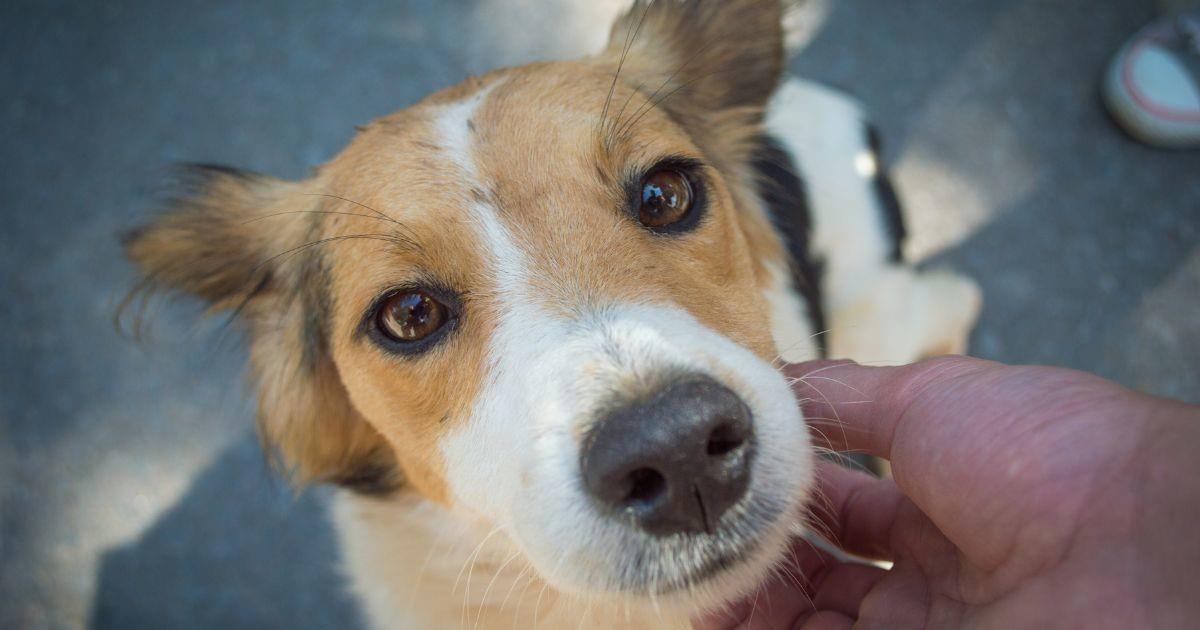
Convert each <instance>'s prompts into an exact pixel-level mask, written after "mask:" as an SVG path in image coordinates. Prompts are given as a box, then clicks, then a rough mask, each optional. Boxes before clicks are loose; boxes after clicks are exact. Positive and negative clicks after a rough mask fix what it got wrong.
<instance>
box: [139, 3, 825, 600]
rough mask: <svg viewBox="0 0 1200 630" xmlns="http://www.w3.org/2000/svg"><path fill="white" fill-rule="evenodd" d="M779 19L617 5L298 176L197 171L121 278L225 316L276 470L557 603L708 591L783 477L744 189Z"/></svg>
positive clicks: (786, 498)
mask: <svg viewBox="0 0 1200 630" xmlns="http://www.w3.org/2000/svg"><path fill="white" fill-rule="evenodd" d="M779 20H780V15H779V7H778V5H777V4H776V3H774V2H762V1H751V0H738V1H734V2H687V3H679V2H657V3H652V4H649V5H644V4H641V3H639V4H637V5H635V6H634V8H633V9H632V10H631V11H630V13H629V14H628V15H627V16H626V17H625V18H623V19H622V20H621V21H619V22H618V23H617V24H616V25H615V26H614V28H613V33H614V37H613V42H612V44H611V45H610V48H609V50H607V51H606V52H605V53H603V54H601V55H599V56H597V57H595V58H589V59H585V60H582V61H576V62H556V63H547V64H535V65H532V66H526V67H521V68H516V69H510V70H503V71H497V72H494V73H491V74H488V75H486V76H483V77H481V78H477V79H472V80H470V81H468V82H466V83H464V84H462V85H459V86H456V87H454V88H451V89H448V90H445V91H443V92H439V93H437V94H434V95H432V96H430V97H428V98H427V99H425V100H423V101H422V102H420V103H418V104H417V105H415V106H413V107H411V108H408V109H405V110H403V111H401V112H398V113H396V114H393V115H391V116H388V117H386V118H384V119H381V120H378V121H376V122H374V123H372V124H371V125H369V126H367V127H366V128H364V129H363V130H362V131H361V132H360V134H359V135H358V136H357V137H356V138H355V139H354V141H353V142H352V143H351V144H350V146H349V147H347V148H346V149H345V150H344V151H343V152H342V153H341V154H340V155H338V156H337V157H336V158H334V159H333V160H332V161H330V162H329V163H327V164H325V165H324V166H322V167H321V168H320V169H319V170H318V172H317V173H316V174H315V175H314V177H313V178H311V179H310V180H306V181H303V182H281V181H278V180H272V179H268V178H264V177H260V176H250V175H244V174H239V173H231V172H226V171H211V170H210V171H209V172H208V177H207V178H206V180H205V181H204V182H202V184H201V186H200V187H199V188H198V189H197V192H196V194H194V195H192V196H189V197H187V198H185V199H183V200H182V201H181V203H180V204H179V205H178V207H177V208H176V210H175V212H173V213H171V214H167V215H164V217H162V218H161V219H159V220H158V221H156V222H154V223H152V224H151V225H150V226H148V227H147V228H146V229H144V230H142V231H139V232H138V233H137V234H135V235H134V237H133V238H132V240H131V241H130V243H129V251H130V254H131V256H132V258H133V259H134V260H135V261H136V262H138V263H139V264H140V265H141V266H142V268H143V269H144V270H145V272H146V275H147V278H148V279H149V280H151V281H152V282H154V283H158V284H166V285H170V286H177V287H182V288H184V289H186V290H190V291H192V292H194V293H197V294H199V295H201V296H203V297H206V298H208V299H209V300H211V301H213V302H214V303H215V304H216V305H217V306H223V307H237V308H239V312H240V313H241V316H242V317H243V319H244V320H245V321H246V322H247V323H248V326H249V330H250V334H251V339H252V355H253V356H252V358H253V362H254V365H255V369H256V374H257V376H258V380H259V383H260V423H261V428H262V432H263V435H264V437H265V439H266V440H267V441H268V442H269V443H270V444H271V445H272V446H273V447H274V449H275V450H276V451H277V452H278V453H279V454H280V455H281V457H282V459H283V461H284V463H285V464H286V465H288V466H289V467H290V468H291V469H292V470H293V471H295V473H296V474H297V475H298V476H300V477H302V478H306V479H319V480H325V481H332V482H336V483H342V484H345V485H348V486H351V487H352V488H356V489H358V490H360V491H366V492H377V493H380V494H387V493H391V492H419V493H421V494H423V495H425V496H426V497H428V498H429V499H431V500H433V501H436V502H439V503H442V504H444V505H447V506H452V507H454V508H455V509H456V510H457V511H460V512H462V513H464V514H467V515H469V516H468V518H474V519H479V520H481V521H484V522H486V523H487V524H488V525H490V526H493V527H498V528H500V531H502V532H504V533H505V534H507V535H508V536H509V537H510V538H511V539H512V541H513V542H514V543H515V544H516V545H517V546H518V547H519V548H520V549H521V550H522V551H523V552H524V554H525V556H526V557H527V559H528V560H529V561H530V563H531V564H532V565H533V566H534V567H535V568H536V570H537V571H538V573H539V574H540V575H541V576H542V578H543V579H545V580H546V581H548V582H549V583H550V584H552V585H553V586H555V587H557V588H559V589H561V590H564V591H568V592H573V593H581V594H587V595H595V596H604V595H615V596H619V597H640V596H650V595H653V596H656V597H670V596H671V594H673V593H675V592H676V591H683V590H687V591H689V592H690V595H689V597H690V598H696V597H698V596H701V597H705V598H707V599H708V600H709V601H715V600H719V599H723V598H727V597H730V596H732V595H733V594H735V593H736V592H738V591H740V590H743V589H745V588H747V587H748V586H750V585H752V584H754V583H755V582H756V580H757V579H758V578H760V577H761V576H762V573H763V572H764V571H765V570H766V569H767V568H768V565H769V563H770V561H771V560H772V559H773V558H774V557H776V556H777V555H778V553H779V551H780V548H781V546H782V545H783V544H785V539H786V537H787V535H788V533H789V532H790V529H791V527H792V526H793V524H794V523H795V521H796V519H797V517H798V510H799V507H800V505H801V504H802V503H803V501H804V499H805V495H806V489H807V487H808V485H809V481H810V474H811V473H810V471H811V462H810V455H809V448H808V442H807V434H806V430H805V428H804V426H803V422H802V419H801V417H800V414H799V412H798V411H797V409H796V405H795V403H794V401H793V398H792V395H791V392H790V389H789V387H788V385H787V383H786V382H785V380H784V378H783V377H782V376H781V375H780V374H779V373H778V372H777V370H776V369H775V368H774V367H773V365H772V362H773V360H774V358H775V353H776V348H775V344H774V343H773V341H772V337H771V322H770V321H769V319H768V311H769V309H768V306H767V304H766V301H765V298H764V291H766V290H768V289H770V288H772V287H770V286H769V283H770V281H771V278H772V275H771V273H770V270H769V267H770V265H773V264H774V265H778V264H780V262H781V261H782V252H781V249H780V245H779V243H778V240H777V238H776V237H775V235H774V233H773V232H772V230H771V228H770V224H769V221H768V220H767V218H766V217H765V216H764V214H763V211H762V210H761V208H760V207H759V204H758V203H757V197H756V194H755V192H754V184H755V183H754V182H753V181H751V177H750V176H749V174H748V173H749V170H748V168H747V167H746V162H747V160H748V157H749V151H750V150H751V148H752V146H753V142H754V139H755V136H756V134H757V133H758V131H759V130H758V121H759V118H760V116H759V114H760V109H761V107H762V106H763V105H764V104H765V101H766V99H767V97H768V96H769V95H770V93H771V91H772V89H773V87H774V84H775V81H776V79H777V77H778V73H779V67H780V64H781V61H782V59H781V57H782V46H781V35H780V32H779V31H780V27H779ZM635 34H636V38H635V37H634V35H635ZM618 67H619V68H620V73H619V75H618V74H617V71H618ZM614 75H617V76H616V78H614ZM697 594H699V595H697ZM692 601H695V600H694V599H693V600H692Z"/></svg>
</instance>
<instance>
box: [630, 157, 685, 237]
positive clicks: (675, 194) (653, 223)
mask: <svg viewBox="0 0 1200 630" xmlns="http://www.w3.org/2000/svg"><path fill="white" fill-rule="evenodd" d="M692 201H693V195H692V185H691V184H690V183H688V179H687V177H685V176H684V175H683V173H680V172H679V171H677V170H675V169H673V168H660V169H658V170H656V171H653V172H651V173H650V174H649V175H647V176H646V178H645V179H644V180H642V201H641V206H640V207H639V208H638V220H639V221H641V222H642V225H644V226H646V227H649V228H662V227H666V226H668V225H671V224H673V223H676V222H678V221H680V220H681V219H683V218H684V217H686V216H688V213H689V212H690V211H691V209H692Z"/></svg>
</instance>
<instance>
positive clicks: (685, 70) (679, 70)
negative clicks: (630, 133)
mask: <svg viewBox="0 0 1200 630" xmlns="http://www.w3.org/2000/svg"><path fill="white" fill-rule="evenodd" d="M600 59H602V60H603V61H604V62H605V63H607V64H609V65H611V66H613V67H614V72H616V70H615V68H616V67H620V72H619V78H620V79H621V80H622V81H623V82H624V83H625V84H627V85H630V86H632V87H634V88H635V89H637V90H638V91H639V92H642V93H644V94H645V95H647V96H648V97H650V98H652V99H653V100H654V101H655V102H660V104H661V105H662V106H663V107H664V108H666V109H667V110H668V111H670V112H672V113H673V114H674V115H676V116H677V117H681V118H683V119H684V120H681V121H680V122H681V123H683V124H684V126H688V123H689V120H688V119H690V118H692V117H695V116H698V115H705V114H707V115H711V114H714V113H716V112H720V111H722V110H730V109H736V108H749V109H750V110H759V111H761V108H762V107H763V106H764V105H765V104H766V102H767V100H768V99H769V98H770V96H771V94H772V93H773V92H774V91H775V87H776V85H778V82H779V77H780V75H781V73H782V72H783V63H784V36H783V7H782V3H781V2H779V1H778V0H637V1H636V2H634V4H633V6H632V7H631V8H630V9H629V11H628V12H627V13H626V14H625V15H624V16H622V17H621V18H619V19H618V20H617V21H616V22H615V23H614V24H613V27H612V31H611V32H610V35H609V44H608V47H607V49H606V50H605V51H604V52H603V53H601V55H600ZM606 113H609V112H606Z"/></svg>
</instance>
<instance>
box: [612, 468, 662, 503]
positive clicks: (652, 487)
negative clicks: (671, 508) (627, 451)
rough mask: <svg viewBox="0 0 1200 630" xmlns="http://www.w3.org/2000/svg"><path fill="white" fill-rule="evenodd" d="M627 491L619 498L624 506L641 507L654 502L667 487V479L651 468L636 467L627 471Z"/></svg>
mask: <svg viewBox="0 0 1200 630" xmlns="http://www.w3.org/2000/svg"><path fill="white" fill-rule="evenodd" d="M628 482H629V491H628V492H626V493H625V498H624V499H622V500H621V505H623V506H625V507H642V506H649V505H652V504H654V503H656V502H657V501H658V499H659V497H661V496H663V494H664V493H665V492H666V489H667V479H666V478H665V477H663V475H662V473H660V472H658V471H657V470H654V469H653V468H638V469H637V470H635V471H633V472H631V473H629V478H628Z"/></svg>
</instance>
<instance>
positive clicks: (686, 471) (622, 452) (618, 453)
mask: <svg viewBox="0 0 1200 630" xmlns="http://www.w3.org/2000/svg"><path fill="white" fill-rule="evenodd" d="M753 455H754V426H753V421H752V418H751V414H750V410H749V409H748V408H747V407H746V404H745V403H743V402H742V399H741V398H739V397H738V395H737V394H735V393H733V392H732V391H730V390H729V388H727V387H725V386H723V385H721V384H720V383H717V382H716V381H714V380H713V379H711V378H708V377H706V376H691V375H689V376H687V377H684V378H682V379H680V380H676V381H675V382H673V383H671V384H669V385H668V386H666V387H664V388H663V389H661V390H659V391H658V392H657V393H655V394H653V395H651V396H649V397H648V398H644V399H642V400H639V401H637V402H636V403H633V404H630V405H626V406H624V407H621V408H618V409H616V410H615V411H612V412H611V413H609V414H607V415H606V416H605V417H603V418H602V419H601V420H600V421H599V422H598V423H597V424H596V426H595V427H594V428H593V429H592V431H591V432H590V433H589V434H588V435H587V437H586V438H585V442H584V448H583V455H582V465H583V478H584V483H585V484H586V486H587V489H588V492H589V493H591V495H592V496H593V497H594V498H595V499H596V500H597V501H598V502H599V503H600V504H602V505H603V506H605V507H606V508H608V509H610V510H612V511H614V512H615V513H616V514H617V515H618V516H619V517H624V518H631V519H632V520H633V522H634V523H635V524H636V525H637V526H638V527H640V528H642V529H643V530H645V531H646V532H648V533H650V534H653V535H656V536H669V535H671V534H675V533H678V532H709V533H712V531H713V530H714V529H715V527H716V524H717V522H718V521H719V520H720V518H721V515H723V514H724V513H725V511H726V510H728V509H729V508H730V507H731V506H732V505H734V504H735V503H737V502H738V500H739V499H741V498H742V496H743V495H745V494H746V486H747V485H748V483H749V480H750V462H751V458H752V457H753Z"/></svg>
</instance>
